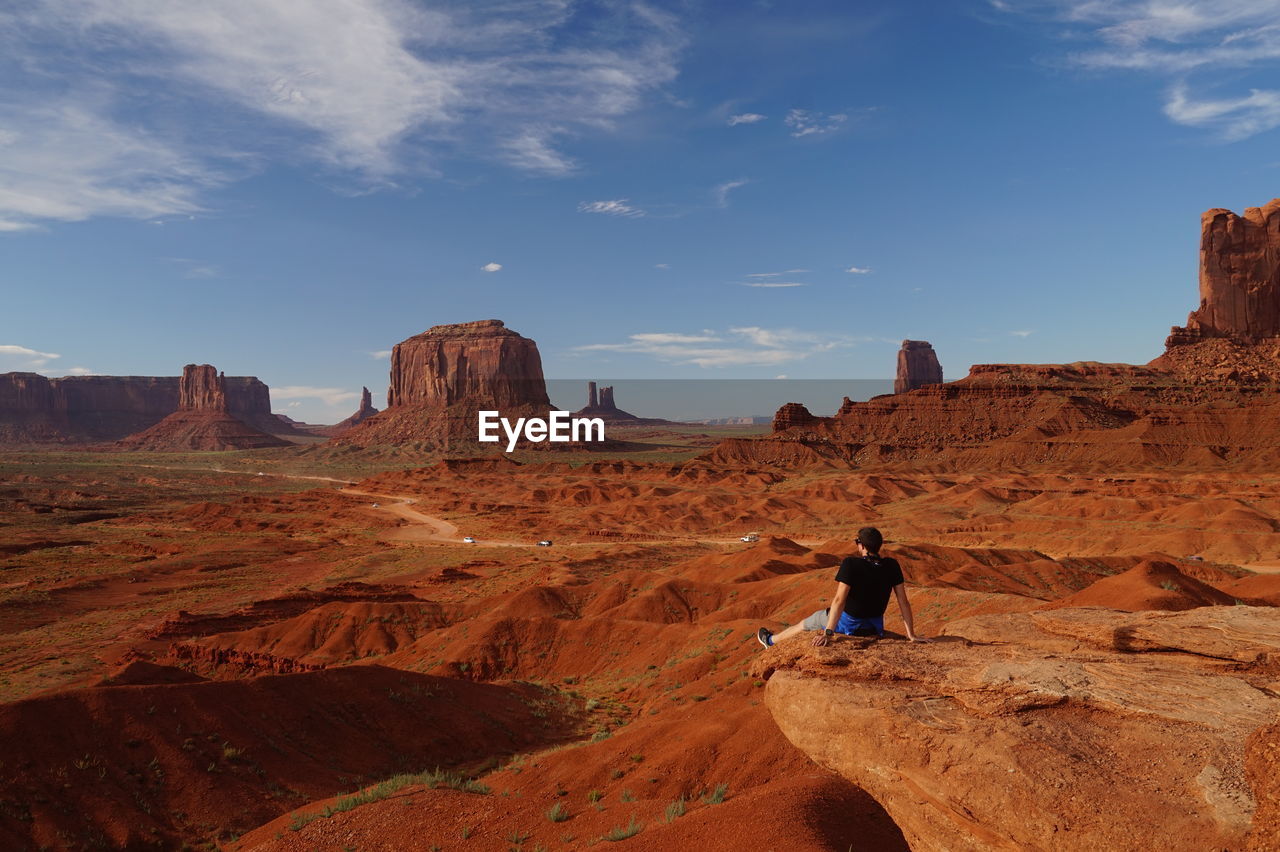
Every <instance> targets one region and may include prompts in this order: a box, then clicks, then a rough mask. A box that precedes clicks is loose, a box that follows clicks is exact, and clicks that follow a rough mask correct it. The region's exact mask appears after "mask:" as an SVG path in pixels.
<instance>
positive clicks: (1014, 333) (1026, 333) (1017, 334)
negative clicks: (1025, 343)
mask: <svg viewBox="0 0 1280 852" xmlns="http://www.w3.org/2000/svg"><path fill="white" fill-rule="evenodd" d="M1034 333H1035V332H1032V331H1011V332H1009V334H1010V335H1012V336H1013V337H1030V336H1031V335H1032V334H1034Z"/></svg>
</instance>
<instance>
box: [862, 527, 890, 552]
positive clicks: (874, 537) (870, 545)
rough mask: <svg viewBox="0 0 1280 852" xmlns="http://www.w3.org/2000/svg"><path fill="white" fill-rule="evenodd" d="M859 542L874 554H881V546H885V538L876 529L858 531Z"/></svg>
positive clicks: (867, 528) (866, 528) (865, 528)
mask: <svg viewBox="0 0 1280 852" xmlns="http://www.w3.org/2000/svg"><path fill="white" fill-rule="evenodd" d="M858 541H859V542H860V543H861V544H862V546H863V547H865V548H866V549H867V550H869V551H871V552H872V553H879V552H880V545H882V544H884V536H882V535H880V530H878V529H876V528H875V527H863V528H862V529H860V530H858Z"/></svg>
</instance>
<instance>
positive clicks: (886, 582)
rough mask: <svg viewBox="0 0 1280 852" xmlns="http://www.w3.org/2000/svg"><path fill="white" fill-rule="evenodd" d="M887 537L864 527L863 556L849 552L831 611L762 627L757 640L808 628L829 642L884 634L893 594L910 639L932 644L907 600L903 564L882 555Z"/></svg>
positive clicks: (860, 536)
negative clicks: (779, 627)
mask: <svg viewBox="0 0 1280 852" xmlns="http://www.w3.org/2000/svg"><path fill="white" fill-rule="evenodd" d="M883 543H884V536H882V535H881V534H880V530H878V529H876V528H875V527H863V528H862V529H860V530H858V553H859V554H860V555H859V556H847V557H845V559H844V561H843V562H841V563H840V570H839V571H837V572H836V593H835V596H834V597H833V598H832V599H831V606H830V607H829V608H828V609H820V610H818V611H817V612H815V613H814V614H813V615H811V616H809V617H808V618H806V619H805V620H804V621H802V622H800V623H799V624H793V625H791V626H790V627H788V628H787V629H786V630H783V631H782V632H780V633H778V634H777V635H776V636H775V635H774V634H773V632H772V631H771V630H769V629H768V628H767V627H761V628H760V630H759V631H757V633H756V639H758V640H759V641H760V644H761V645H764V646H765V647H766V648H768V647H769V646H771V645H773V644H774V643H775V642H779V641H781V640H783V639H790V638H791V637H792V636H795V635H797V634H799V633H802V632H804V631H806V630H820V631H822V632H821V633H819V634H818V635H817V636H815V637H814V639H813V644H814V645H825V644H827V642H828V641H829V640H830V638H831V637H832V636H834V635H835V634H837V633H844V634H845V635H847V636H883V635H884V611H885V608H886V607H888V606H889V592H890V591H892V592H893V594H894V596H895V597H896V598H897V599H898V610H899V611H900V612H901V613H902V623H903V624H904V625H906V628H907V638H908V639H910V640H911V641H912V642H928V641H929V640H928V639H925V638H923V637H921V636H917V635H916V632H915V625H914V624H913V623H912V618H911V603H910V601H908V600H907V586H906V582H905V581H904V580H903V577H902V568H900V567H899V566H898V562H897V560H896V559H894V558H893V557H891V556H881V555H880V545H881V544H883Z"/></svg>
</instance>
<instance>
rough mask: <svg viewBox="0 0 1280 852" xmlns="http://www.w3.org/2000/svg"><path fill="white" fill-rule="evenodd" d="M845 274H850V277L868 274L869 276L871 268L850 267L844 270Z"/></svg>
mask: <svg viewBox="0 0 1280 852" xmlns="http://www.w3.org/2000/svg"><path fill="white" fill-rule="evenodd" d="M845 272H848V273H850V274H852V275H870V274H871V267H869V266H850V267H849V268H848V269H846V270H845Z"/></svg>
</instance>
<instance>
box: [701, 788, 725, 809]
mask: <svg viewBox="0 0 1280 852" xmlns="http://www.w3.org/2000/svg"><path fill="white" fill-rule="evenodd" d="M728 793H729V785H728V784H717V785H716V788H715V789H714V790H712V791H711V792H710V793H707V794H706V795H704V796H703V797H702V801H704V802H706V803H707V804H708V805H718V804H720V803H721V802H723V801H724V797H725V796H726V795H728Z"/></svg>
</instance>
